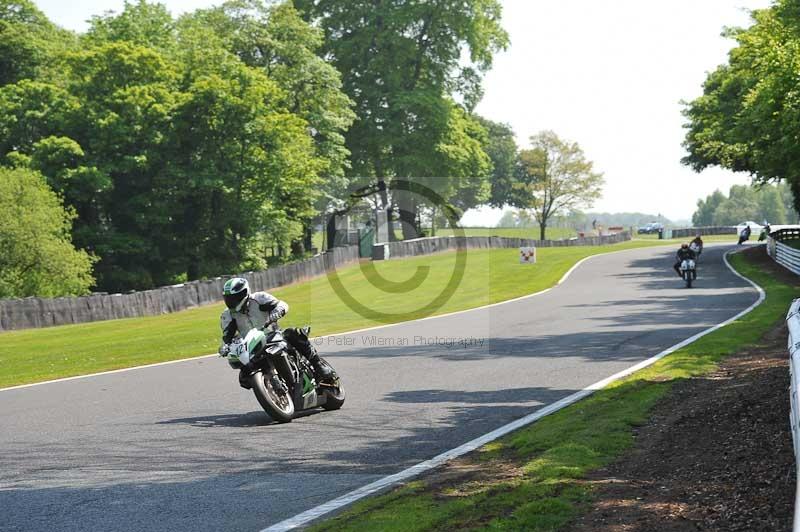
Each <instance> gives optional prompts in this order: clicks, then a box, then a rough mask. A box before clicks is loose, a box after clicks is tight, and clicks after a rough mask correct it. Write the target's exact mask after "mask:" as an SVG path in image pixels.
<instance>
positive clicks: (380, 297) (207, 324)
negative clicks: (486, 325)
mask: <svg viewBox="0 0 800 532" xmlns="http://www.w3.org/2000/svg"><path fill="white" fill-rule="evenodd" d="M662 243H663V244H672V245H674V243H672V242H668V241H661V242H648V241H632V242H626V243H624V244H617V245H613V246H600V247H574V248H541V249H539V250H538V253H539V256H538V259H539V262H538V264H535V265H520V264H519V263H518V258H517V250H516V249H494V250H470V251H469V252H468V254H467V263H466V269H465V272H464V273H465V275H464V279H463V281H462V283H461V285H460V286H459V287H458V289H457V290H456V291H455V293H454V294H453V295H452V297H451V298H450V299H449V300H448V301H447V302H446V303H445V304H444V305H443V306H442V307H441V308H439V309H438V310H437V311H436V313H437V314H441V313H445V312H453V311H456V310H464V309H468V308H474V307H478V306H481V305H486V304H488V303H495V302H498V301H503V300H506V299H510V298H514V297H518V296H522V295H526V294H530V293H533V292H537V291H539V290H543V289H545V288H548V287H550V286H553V285H554V284H555V283H556V282H557V281H558V279H560V278H561V276H562V275H564V273H565V272H566V271H567V270H568V269H569V268H571V267H572V265H574V264H575V263H576V262H577V261H579V260H580V259H582V258H584V257H587V256H590V255H595V254H598V253H605V252H610V251H617V250H624V249H630V248H637V247H643V246H651V245H654V244H662ZM365 264H366V265H370V264H374V266H375V269H376V271H377V272H378V273H380V274H381V275H382V276H384V277H385V278H386V279H389V280H391V281H395V282H400V281H404V280H406V279H409V278H411V277H412V276H413V275H414V273H415V272H416V270H417V268H418V267H423V268H424V267H428V268H429V274H428V276H427V278H426V279H425V281H424V282H423V283H422V284H421V285H420V286H418V287H417V288H416V289H414V290H413V291H411V292H409V293H407V294H404V295H403V297H401V298H398V297H396V295H395V294H392V293H387V292H385V291H383V290H381V289H379V288H376V287H375V286H373V285H372V284H371V283H369V282H365V274H364V273H362V271H361V269H360V266H359V265H355V266H350V267H347V268H344V269H342V270H341V271H340V272H339V277H340V279H341V282H342V284H343V286H344V287H345V288H346V289H347V291H348V292H349V293H350V294H351V295H352V296H353V297H354V298H356V300H358V301H360V302H364V303H368V304H369V306H370V308H372V309H375V310H378V311H381V312H387V313H408V315H406V316H400V317H398V318H397V319H390V320H388V321H390V322H395V321H402V320H405V319H413V318H417V317H423V316H424V315H426V314H425V313H423V312H419V311H418V310H417V309H418V308H419V307H420V306H421V304H420V302H423V303H425V302H428V301H431V300H432V299H433V298H434V297H435V296H433V295H431V294H438V293H439V292H440V291H441V287H443V286H444V285H445V284H446V283H447V281H448V280H449V279H450V277H451V273H452V271H453V266H454V264H455V254H454V253H444V254H438V255H431V256H424V257H415V258H412V259H406V260H390V261H386V262H377V263H369V262H368V263H362V265H365ZM368 275H372V274H369V273H368ZM272 293H274V294H275V295H276V296H277V297H280V298H281V299H284V300H286V301H287V302H288V303H289V305H290V307H291V310H290V313H289V316H288V317H287V318H286V319H284V320H282V322H281V324H282V325H284V326H292V325H301V324H311V326H312V329H313V333H314V334H316V335H325V334H330V333H334V332H342V331H347V330H353V329H358V328H364V327H370V326H374V325H379V324H381V323H380V322H376V321H373V320H370V319H366V318H364V317H362V316H361V315H359V314H357V313H356V312H354V311H353V310H351V309H350V308H348V307H347V306H346V305H345V304H344V303H343V302H342V300H341V299H340V298H339V297H338V296H337V295H336V294H335V293H334V292H333V289H332V288H331V284H330V282H329V280H328V278H327V277H320V278H317V279H313V280H311V281H308V282H304V283H300V284H295V285H291V286H286V287H283V288H278V289H275V290H272ZM222 310H223V307H222V306H221V305H220V304H212V305H206V306H202V307H198V308H194V309H189V310H185V311H181V312H176V313H173V314H166V315H161V316H152V317H144V318H130V319H122V320H112V321H103V322H95V323H87V324H79V325H66V326H60V327H51V328H46V329H29V330H23V331H12V332H6V333H2V334H0V387H4V386H13V385H16V384H25V383H31V382H37V381H42V380H48V379H54V378H59V377H68V376H73V375H82V374H86V373H92V372H97V371H105V370H111V369H119V368H125V367H131V366H136V365H142V364H150V363H155V362H164V361H168V360H177V359H180V358H187V357H192V356H199V355H203V354H208V353H213V352H215V351H216V350H217V347H218V345H219V314H220V312H221V311H222ZM415 310H416V312H415ZM32 352H33V353H47V362H46V363H42V362H41V360H42V359H39V360H38V361H37V363H36V364H31V363H30V353H32Z"/></svg>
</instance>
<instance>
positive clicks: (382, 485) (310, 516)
mask: <svg viewBox="0 0 800 532" xmlns="http://www.w3.org/2000/svg"><path fill="white" fill-rule="evenodd" d="M739 251H741V249H737V250H729V251H727V252H725V254H724V255H723V256H722V260H723V261H724V262H725V266H727V267H728V269H729V270H730V271H732V272H733V273H734V274H735V275H736V276H737V277H739V278H741V279H744V280H745V281H747V282H748V283H749V284H750V285H751V286H752V287H753V288H755V289H756V290H757V291H758V299H757V300H756V301H755V302H754V303H753V304H752V305H750V306H749V307H747V308H746V309H744V310H743V311H741V312H739V313H738V314H736V315H735V316H732V317H730V318H728V319H727V320H725V321H723V322H721V323H718V324H717V325H714V326H712V327H709V328H708V329H705V330H703V331H700V332H699V333H697V334H695V335H694V336H691V337H689V338H687V339H685V340H683V341H682V342H679V343H677V344H675V345H673V346H672V347H669V348H667V349H665V350H664V351H661V352H660V353H658V354H657V355H655V356H653V357H650V358H648V359H646V360H643V361H641V362H639V363H638V364H635V365H633V366H631V367H629V368H627V369H624V370H622V371H620V372H619V373H615V374H614V375H611V376H610V377H606V378H605V379H603V380H601V381H598V382H595V383H594V384H591V385H589V386H587V387H586V388H584V389H583V390H580V391H578V392H575V393H573V394H572V395H568V396H567V397H564V398H563V399H561V400H559V401H556V402H555V403H551V404H549V405H547V406H545V407H543V408H540V409H539V410H537V411H535V412H533V413H531V414H528V415H527V416H524V417H522V418H520V419H517V420H516V421H512V422H511V423H509V424H507V425H503V426H502V427H500V428H498V429H495V430H493V431H492V432H489V433H487V434H484V435H483V436H480V437H478V438H475V439H474V440H471V441H469V442H467V443H465V444H463V445H460V446H458V447H456V448H454V449H450V450H449V451H445V452H444V453H442V454H440V455H438V456H435V457H433V458H431V459H430V460H426V461H424V462H420V463H418V464H416V465H413V466H411V467H409V468H408V469H404V470H403V471H400V472H399V473H395V474H393V475H389V476H387V477H383V478H381V479H378V480H376V481H375V482H372V483H370V484H367V485H366V486H362V487H361V488H358V489H356V490H354V491H351V492H350V493H347V494H345V495H342V496H341V497H337V498H336V499H333V500H331V501H328V502H326V503H323V504H321V505H319V506H317V507H315V508H311V509H310V510H306V511H305V512H302V513H300V514H298V515H296V516H294V517H291V518H289V519H286V520H284V521H281V522H279V523H276V524H274V525H272V526H270V527H268V528H265V529H263V530H262V531H261V532H284V531H287V530H292V529H295V528H297V527H300V526H304V525H307V524H309V523H310V522H312V521H314V520H316V519H319V518H320V517H322V516H324V515H326V514H328V513H330V512H333V511H335V510H339V509H341V508H343V507H345V506H348V505H350V504H352V503H354V502H356V501H358V500H359V499H363V498H365V497H367V496H369V495H373V494H375V493H377V492H380V491H383V490H385V489H387V488H389V487H392V486H394V485H396V484H398V483H400V482H403V481H405V480H408V479H411V478H413V477H416V476H418V475H420V474H422V473H424V472H426V471H430V470H431V469H434V468H436V467H438V466H440V465H442V464H444V463H445V462H448V461H449V460H452V459H453V458H457V457H459V456H462V455H464V454H467V453H469V452H471V451H474V450H475V449H477V448H479V447H482V446H483V445H486V444H487V443H490V442H492V441H494V440H496V439H498V438H500V437H502V436H505V435H506V434H508V433H509V432H513V431H515V430H517V429H519V428H522V427H524V426H526V425H530V424H531V423H533V422H535V421H538V420H539V419H541V418H543V417H545V416H548V415H550V414H552V413H554V412H557V411H559V410H561V409H563V408H565V407H567V406H569V405H571V404H573V403H576V402H578V401H580V400H581V399H584V398H585V397H588V396H589V395H592V394H593V393H594V392H596V391H597V390H600V389H602V388H605V387H606V386H608V385H609V384H611V383H612V382H614V381H617V380H619V379H622V378H623V377H627V376H628V375H630V374H632V373H634V372H636V371H639V370H640V369H643V368H646V367H647V366H650V365H652V364H654V363H655V362H657V361H659V360H661V359H662V358H664V357H665V356H667V355H669V354H671V353H674V352H675V351H677V350H678V349H681V348H683V347H686V346H687V345H689V344H691V343H693V342H695V341H697V340H698V339H700V338H702V337H703V336H706V335H707V334H710V333H712V332H714V331H716V330H718V329H720V328H722V327H725V326H726V325H729V324H730V323H732V322H734V321H736V320H738V319H739V318H741V317H742V316H744V315H746V314H748V313H750V312H751V311H752V310H753V309H755V308H756V307H758V306H759V305H760V304H761V303H763V302H764V299H765V298H766V294H765V292H764V289H762V288H761V287H760V286H758V285H757V284H756V283H755V282H753V281H751V280H750V279H748V278H747V277H745V276H744V275H741V274H740V273H739V272H737V271H736V270H735V269H734V268H733V267H732V266H731V265H730V263H729V262H728V255H729V254H731V253H738V252H739ZM593 256H596V255H593ZM587 258H590V257H587ZM576 266H577V264H576Z"/></svg>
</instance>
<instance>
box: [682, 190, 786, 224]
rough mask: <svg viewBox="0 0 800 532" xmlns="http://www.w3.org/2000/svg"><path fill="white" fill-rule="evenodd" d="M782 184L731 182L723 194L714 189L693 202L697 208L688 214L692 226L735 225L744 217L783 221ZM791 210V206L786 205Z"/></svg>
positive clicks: (775, 221)
mask: <svg viewBox="0 0 800 532" xmlns="http://www.w3.org/2000/svg"><path fill="white" fill-rule="evenodd" d="M787 188H788V187H787V186H786V185H785V184H780V185H770V184H766V185H757V186H746V185H733V186H732V187H731V188H730V193H729V195H728V196H725V194H723V193H722V192H720V191H719V190H715V191H714V193H713V194H711V195H709V196H708V197H707V198H706V199H705V200H702V199H701V200H699V201H698V202H697V211H695V213H694V215H693V216H692V223H693V224H694V225H695V226H701V225H737V224H739V223H741V222H743V221H746V220H754V221H757V222H761V221H764V220H766V221H767V222H769V223H771V224H773V225H776V224H785V223H787V219H789V218H788V216H787V209H786V201H787V200H786V199H784V198H783V196H782V195H783V194H784V193H786V192H788V191H787ZM789 210H790V211H791V210H792V209H791V207H789Z"/></svg>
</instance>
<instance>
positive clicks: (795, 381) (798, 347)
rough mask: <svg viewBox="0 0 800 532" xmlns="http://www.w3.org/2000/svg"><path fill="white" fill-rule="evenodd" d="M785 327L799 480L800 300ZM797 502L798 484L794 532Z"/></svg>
mask: <svg viewBox="0 0 800 532" xmlns="http://www.w3.org/2000/svg"><path fill="white" fill-rule="evenodd" d="M786 325H787V326H788V327H789V423H790V424H791V429H792V444H793V447H794V461H795V473H797V475H796V476H797V478H798V479H800V467H798V464H800V462H798V457H800V398H798V396H797V393H798V390H800V375H798V373H797V368H798V362H800V360H798V357H800V299H795V300H794V301H793V302H792V305H791V306H790V307H789V314H787V315H786ZM798 500H800V484H798V485H797V486H795V503H794V527H793V530H794V531H795V532H800V515H798V509H800V506H798Z"/></svg>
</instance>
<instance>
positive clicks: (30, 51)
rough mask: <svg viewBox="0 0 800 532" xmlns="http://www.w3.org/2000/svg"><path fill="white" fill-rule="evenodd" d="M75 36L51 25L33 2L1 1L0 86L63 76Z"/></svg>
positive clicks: (25, 0)
mask: <svg viewBox="0 0 800 532" xmlns="http://www.w3.org/2000/svg"><path fill="white" fill-rule="evenodd" d="M76 43H77V39H76V37H75V35H74V34H73V33H71V32H69V31H66V30H64V29H62V28H59V27H57V26H56V25H55V24H53V23H52V22H50V20H48V19H47V17H46V16H45V15H44V13H42V12H41V11H40V10H39V9H38V8H37V7H36V5H35V4H34V3H33V2H31V1H29V0H0V86H3V85H7V84H9V83H15V82H17V81H20V80H23V79H47V80H48V81H49V80H52V78H57V77H58V76H59V70H60V69H59V66H60V59H61V58H62V56H63V53H64V52H65V51H67V50H69V49H72V48H73V47H74V46H75V45H76Z"/></svg>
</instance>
